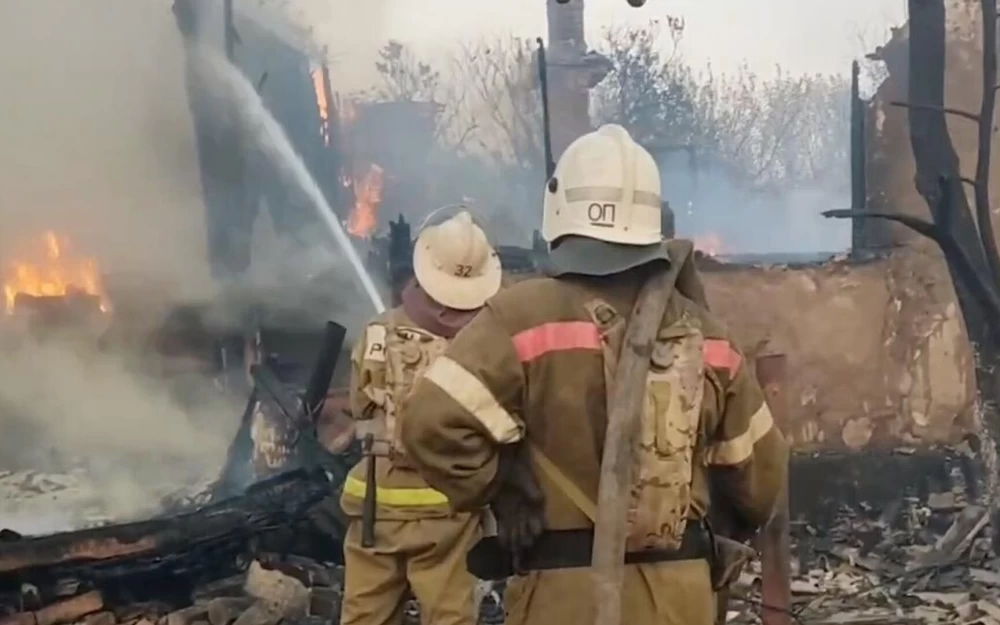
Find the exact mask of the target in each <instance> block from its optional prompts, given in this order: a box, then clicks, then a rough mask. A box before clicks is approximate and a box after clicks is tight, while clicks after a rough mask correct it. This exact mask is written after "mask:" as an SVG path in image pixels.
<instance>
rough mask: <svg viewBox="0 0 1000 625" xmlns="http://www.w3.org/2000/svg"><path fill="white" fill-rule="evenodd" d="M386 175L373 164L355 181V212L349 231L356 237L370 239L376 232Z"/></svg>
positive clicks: (349, 224) (352, 213) (348, 227)
mask: <svg viewBox="0 0 1000 625" xmlns="http://www.w3.org/2000/svg"><path fill="white" fill-rule="evenodd" d="M384 174H385V171H384V170H383V169H382V168H381V167H379V166H378V165H375V164H374V163H373V164H372V165H371V167H369V168H368V172H367V173H366V174H365V175H364V176H363V177H362V178H360V179H358V178H355V179H354V180H353V183H352V185H351V186H353V187H354V210H352V211H351V215H350V217H348V218H347V231H348V232H350V233H351V234H353V235H354V236H356V237H362V238H368V237H370V236H371V235H372V232H374V230H375V226H376V225H377V223H378V205H379V203H380V202H381V201H382V182H383V179H384Z"/></svg>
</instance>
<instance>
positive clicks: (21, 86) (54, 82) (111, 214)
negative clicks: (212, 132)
mask: <svg viewBox="0 0 1000 625" xmlns="http://www.w3.org/2000/svg"><path fill="white" fill-rule="evenodd" d="M183 60H184V57H183V53H182V47H181V44H180V36H179V34H178V33H177V28H176V26H175V23H174V18H173V15H172V13H171V6H170V2H169V0H138V1H137V0H101V1H100V2H63V1H61V0H5V1H4V2H0V85H2V87H0V90H2V92H3V98H2V99H0V260H2V259H3V250H4V249H9V248H10V247H11V246H12V245H13V244H16V243H17V242H19V241H22V240H23V239H25V238H27V237H37V236H38V235H39V234H40V233H41V232H42V231H43V230H46V229H53V230H55V231H57V232H60V233H62V234H65V235H67V236H69V237H70V238H71V239H72V240H74V241H75V243H76V246H77V247H78V248H80V249H81V250H85V251H86V252H87V253H88V255H90V256H94V257H96V258H97V259H98V261H99V263H100V266H101V269H102V270H103V271H105V272H108V273H128V274H141V275H144V276H147V277H148V276H155V277H157V278H161V279H165V280H166V281H168V282H170V283H172V284H174V288H176V289H178V290H179V291H180V294H182V295H186V294H192V293H202V292H204V291H205V290H206V289H207V288H208V286H209V283H208V272H207V266H206V263H205V260H204V259H205V242H204V239H205V235H204V225H203V220H204V217H203V215H202V203H201V198H200V193H201V189H200V182H199V178H198V173H197V169H196V167H197V165H196V163H197V161H196V158H195V147H194V137H193V132H192V127H191V119H190V114H189V112H188V106H187V101H186V97H185V92H184V75H183Z"/></svg>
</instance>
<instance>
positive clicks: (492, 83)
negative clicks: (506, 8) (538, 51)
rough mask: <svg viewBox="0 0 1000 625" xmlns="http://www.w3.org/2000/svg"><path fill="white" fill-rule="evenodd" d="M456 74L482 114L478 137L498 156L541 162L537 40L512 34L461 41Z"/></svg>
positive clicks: (521, 163)
mask: <svg viewBox="0 0 1000 625" xmlns="http://www.w3.org/2000/svg"><path fill="white" fill-rule="evenodd" d="M455 69H456V71H455V80H457V81H459V82H461V83H462V84H464V85H466V87H467V88H468V89H469V91H470V100H469V114H470V115H471V116H473V117H477V118H479V119H480V120H481V121H480V122H479V124H478V130H477V133H476V138H475V143H476V145H477V146H478V147H479V148H480V149H481V150H483V151H484V152H486V153H488V154H490V155H492V156H493V158H494V160H496V161H497V162H506V163H509V164H513V165H516V166H518V167H521V168H535V167H539V166H540V165H541V163H542V162H543V148H542V115H541V98H540V96H539V92H538V88H539V87H538V70H537V66H536V64H535V50H534V44H533V43H532V42H531V41H530V40H527V39H521V38H518V37H510V38H507V39H496V40H493V41H484V42H479V43H476V44H473V45H465V46H462V48H461V50H460V51H459V53H458V55H457V57H456V60H455Z"/></svg>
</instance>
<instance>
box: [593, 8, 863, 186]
mask: <svg viewBox="0 0 1000 625" xmlns="http://www.w3.org/2000/svg"><path fill="white" fill-rule="evenodd" d="M683 32H684V24H683V22H682V21H681V20H678V19H675V18H666V20H663V21H660V20H654V21H652V22H650V23H649V24H647V25H646V26H645V27H641V28H637V27H627V28H611V29H608V30H606V31H605V32H604V36H603V38H602V40H601V43H600V47H599V49H600V51H601V52H602V53H603V54H604V55H605V56H606V57H607V58H608V59H610V61H611V64H612V69H611V71H610V72H609V75H608V77H607V78H606V79H605V80H604V81H603V82H602V83H601V84H600V85H598V87H597V88H596V89H595V92H594V102H593V109H594V112H595V117H596V119H597V121H598V122H601V123H608V122H613V123H619V124H622V125H623V126H625V127H626V128H628V129H629V130H630V132H631V133H632V135H633V136H635V137H636V138H637V139H638V140H639V141H640V142H642V143H644V144H646V145H652V146H664V145H666V146H681V145H684V146H691V147H692V148H693V149H695V150H696V151H697V152H698V153H699V155H700V160H705V161H710V162H713V163H714V164H716V165H717V166H719V167H721V168H723V169H724V170H726V171H727V172H728V174H729V176H730V177H731V178H732V179H733V180H734V181H736V182H737V183H739V184H741V185H742V186H744V187H745V188H747V189H750V190H764V191H775V190H780V189H782V188H787V187H793V186H800V185H815V184H818V183H821V182H822V183H825V184H832V185H838V184H839V185H842V186H846V184H847V166H846V163H847V160H848V159H847V152H848V141H847V129H848V125H849V116H850V100H849V93H850V84H849V81H848V79H847V78H846V76H824V75H811V76H793V75H789V74H788V73H787V72H784V71H782V70H781V68H780V67H779V68H776V72H775V75H774V77H770V78H761V77H760V76H759V75H758V74H757V73H755V72H754V71H752V70H751V69H750V68H749V67H748V66H747V65H745V64H744V65H743V66H741V67H740V68H739V69H738V70H737V71H736V72H734V73H732V74H719V75H715V74H713V73H712V71H711V69H709V71H707V72H706V73H703V74H696V73H695V72H693V71H692V70H691V68H690V67H689V66H688V65H687V64H686V63H685V62H684V60H683V57H682V56H681V54H680V52H679V45H680V43H681V40H682V37H683ZM664 39H666V41H664ZM662 50H667V52H666V53H664V52H662ZM831 172H843V174H842V175H840V176H839V177H838V176H835V177H834V180H832V181H831V180H830V178H831Z"/></svg>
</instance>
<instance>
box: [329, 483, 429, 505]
mask: <svg viewBox="0 0 1000 625" xmlns="http://www.w3.org/2000/svg"><path fill="white" fill-rule="evenodd" d="M367 491H368V485H367V484H365V482H363V481H362V480H359V479H357V478H354V477H348V478H347V479H346V480H344V494H345V495H350V496H351V497H354V498H356V499H364V498H365V493H366V492H367ZM375 500H376V502H377V503H378V505H380V506H393V507H397V508H405V507H409V506H412V507H419V506H446V505H448V498H447V497H445V495H444V493H442V492H440V491H436V490H434V489H433V488H384V487H382V486H376V487H375Z"/></svg>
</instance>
